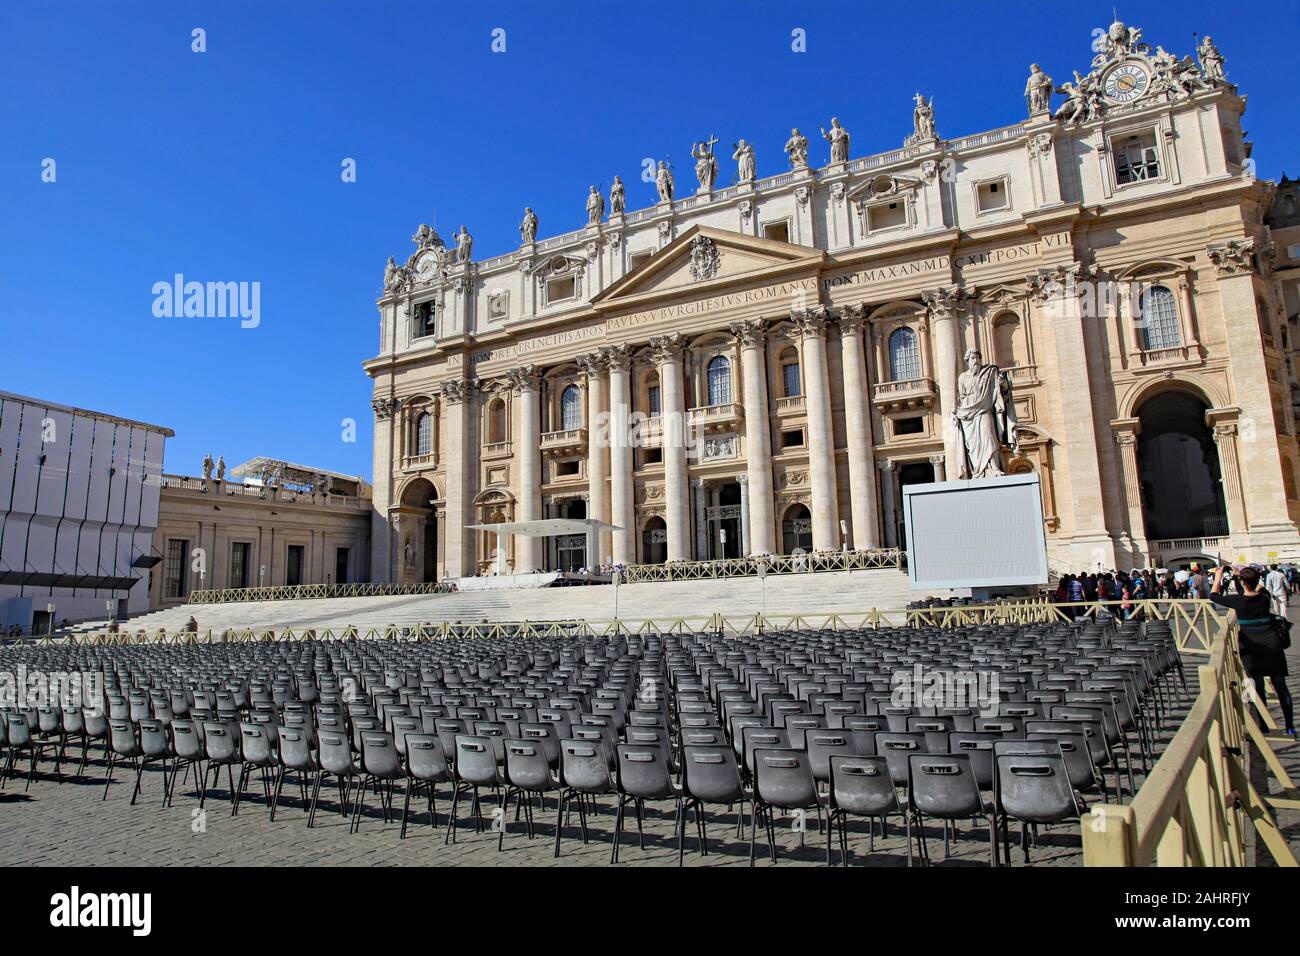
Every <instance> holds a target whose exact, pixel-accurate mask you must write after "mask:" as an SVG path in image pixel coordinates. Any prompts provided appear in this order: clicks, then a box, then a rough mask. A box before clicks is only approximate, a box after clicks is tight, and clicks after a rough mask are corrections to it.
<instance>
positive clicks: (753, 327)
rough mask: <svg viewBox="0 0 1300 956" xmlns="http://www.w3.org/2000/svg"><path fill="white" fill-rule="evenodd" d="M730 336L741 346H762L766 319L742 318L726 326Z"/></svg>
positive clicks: (747, 347)
mask: <svg viewBox="0 0 1300 956" xmlns="http://www.w3.org/2000/svg"><path fill="white" fill-rule="evenodd" d="M727 330H728V331H729V332H730V333H731V336H732V338H734V339H735V340H736V343H737V344H738V345H739V346H740V347H741V348H746V349H749V348H762V346H763V336H764V334H765V333H766V331H767V320H766V319H742V320H741V321H739V322H732V323H731V324H730V325H728V326H727Z"/></svg>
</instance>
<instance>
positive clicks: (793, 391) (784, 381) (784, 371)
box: [781, 362, 799, 398]
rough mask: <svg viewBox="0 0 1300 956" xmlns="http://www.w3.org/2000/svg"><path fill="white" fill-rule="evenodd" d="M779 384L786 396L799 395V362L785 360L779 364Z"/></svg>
mask: <svg viewBox="0 0 1300 956" xmlns="http://www.w3.org/2000/svg"><path fill="white" fill-rule="evenodd" d="M781 385H782V387H783V390H784V392H785V397H786V398H796V397H798V395H799V363H798V362H787V363H786V364H785V365H782V366H781Z"/></svg>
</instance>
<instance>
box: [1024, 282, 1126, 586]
mask: <svg viewBox="0 0 1300 956" xmlns="http://www.w3.org/2000/svg"><path fill="white" fill-rule="evenodd" d="M1089 277H1090V270H1089V269H1086V268H1085V267H1084V266H1082V265H1080V264H1079V263H1072V264H1070V265H1066V266H1057V267H1056V268H1054V269H1042V270H1039V272H1037V273H1036V274H1034V275H1031V276H1029V279H1028V281H1029V285H1030V289H1031V292H1032V294H1033V300H1034V302H1035V303H1036V308H1037V310H1038V315H1039V317H1040V318H1039V319H1038V322H1039V327H1040V328H1041V327H1050V328H1051V329H1052V330H1053V332H1054V333H1055V334H1054V339H1055V343H1056V363H1057V370H1058V380H1059V381H1060V382H1062V383H1068V385H1069V393H1068V394H1069V397H1068V399H1067V408H1068V410H1067V411H1066V413H1065V414H1064V415H1063V416H1062V419H1061V446H1062V447H1063V448H1064V450H1065V464H1066V468H1068V469H1069V476H1070V497H1071V499H1072V501H1073V509H1072V511H1073V521H1072V526H1071V535H1070V538H1071V541H1070V548H1071V551H1070V560H1071V561H1072V562H1073V567H1079V568H1096V567H1097V566H1099V565H1100V566H1101V567H1106V568H1113V567H1115V566H1116V564H1117V563H1118V561H1117V556H1116V554H1115V541H1114V539H1113V538H1112V537H1111V535H1110V533H1109V531H1108V530H1107V527H1106V512H1105V508H1104V502H1103V492H1102V484H1101V461H1100V455H1099V453H1098V449H1097V430H1096V427H1095V426H1094V421H1095V418H1096V416H1095V414H1094V410H1093V409H1094V403H1093V397H1092V381H1091V378H1090V376H1089V374H1088V354H1087V353H1088V344H1087V336H1086V335H1085V329H1084V322H1085V318H1084V315H1083V310H1082V308H1081V306H1080V304H1079V295H1080V293H1081V292H1082V291H1083V285H1082V283H1081V280H1086V279H1088V278H1089Z"/></svg>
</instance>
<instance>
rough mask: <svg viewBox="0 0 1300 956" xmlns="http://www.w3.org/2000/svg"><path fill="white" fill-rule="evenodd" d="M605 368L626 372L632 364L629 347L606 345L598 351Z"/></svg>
mask: <svg viewBox="0 0 1300 956" xmlns="http://www.w3.org/2000/svg"><path fill="white" fill-rule="evenodd" d="M600 355H601V358H602V359H603V360H604V362H605V365H606V367H608V368H610V369H611V370H612V369H618V370H619V371H624V372H626V371H627V369H628V367H629V366H630V365H631V364H632V348H631V346H629V345H626V344H625V345H606V346H605V347H604V348H603V349H601V350H600Z"/></svg>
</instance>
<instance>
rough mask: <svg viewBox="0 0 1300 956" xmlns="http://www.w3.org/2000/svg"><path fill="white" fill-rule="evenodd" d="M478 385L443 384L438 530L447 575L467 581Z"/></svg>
mask: <svg viewBox="0 0 1300 956" xmlns="http://www.w3.org/2000/svg"><path fill="white" fill-rule="evenodd" d="M475 388H476V383H475V382H472V381H466V380H464V379H453V380H452V381H450V382H443V383H442V398H443V407H444V408H446V409H447V464H446V474H447V493H446V499H447V520H446V521H444V522H443V524H442V527H441V528H439V529H438V530H439V531H440V532H441V533H442V537H443V539H444V540H445V541H446V542H447V549H446V555H447V557H446V575H447V577H449V578H458V577H464V576H466V575H470V574H473V573H474V533H473V532H472V531H468V530H466V528H465V525H467V524H471V523H472V522H471V517H470V507H471V502H472V500H473V498H474V488H473V479H472V477H471V473H470V468H471V467H472V466H473V464H474V456H473V455H471V454H470V448H471V447H472V446H471V441H472V435H473V430H474V429H473V425H474V422H473V415H471V414H470V410H471V406H472V403H473V400H474V392H475Z"/></svg>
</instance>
